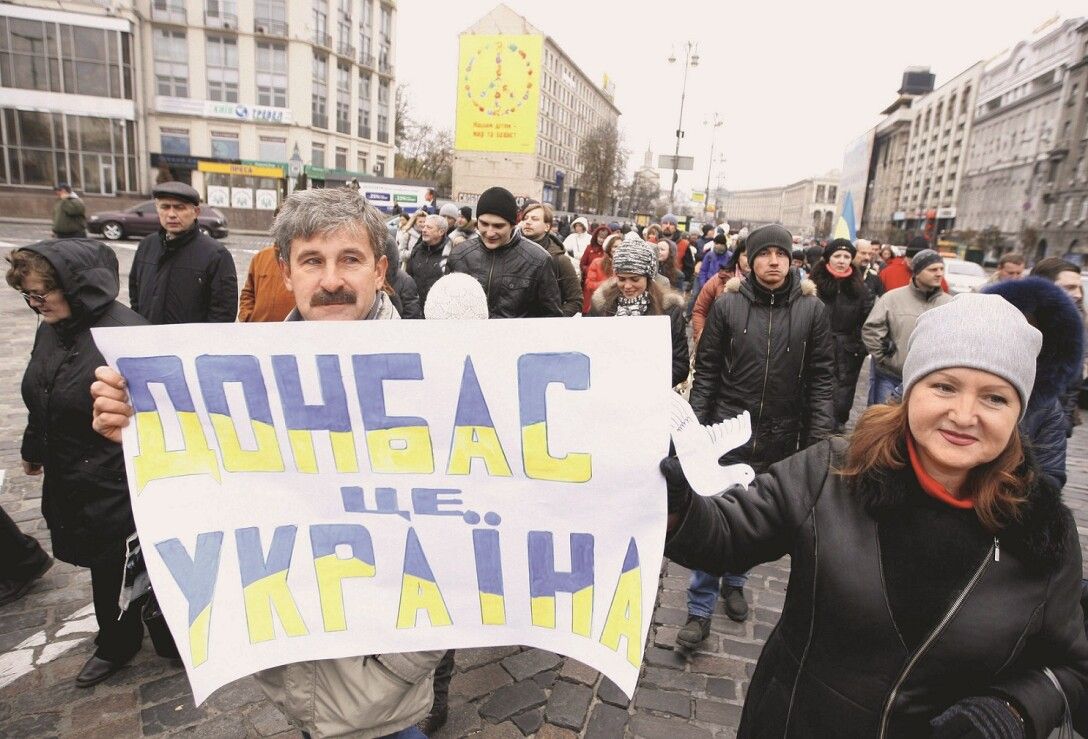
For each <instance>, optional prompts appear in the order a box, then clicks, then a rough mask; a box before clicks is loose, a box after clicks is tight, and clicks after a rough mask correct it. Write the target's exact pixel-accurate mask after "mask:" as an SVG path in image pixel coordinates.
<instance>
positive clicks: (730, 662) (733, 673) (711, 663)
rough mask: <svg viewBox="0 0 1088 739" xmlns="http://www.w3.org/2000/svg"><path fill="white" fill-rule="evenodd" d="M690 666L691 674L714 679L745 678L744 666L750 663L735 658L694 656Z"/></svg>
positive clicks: (706, 655) (705, 655)
mask: <svg viewBox="0 0 1088 739" xmlns="http://www.w3.org/2000/svg"><path fill="white" fill-rule="evenodd" d="M690 664H691V671H692V672H701V673H703V674H704V675H708V676H709V675H713V676H715V677H733V678H742V677H745V676H746V673H745V668H746V666H747V665H750V664H752V663H751V662H744V661H742V660H739V659H736V658H735V657H719V656H713V655H708V654H696V655H695V656H694V657H692V659H691V663H690Z"/></svg>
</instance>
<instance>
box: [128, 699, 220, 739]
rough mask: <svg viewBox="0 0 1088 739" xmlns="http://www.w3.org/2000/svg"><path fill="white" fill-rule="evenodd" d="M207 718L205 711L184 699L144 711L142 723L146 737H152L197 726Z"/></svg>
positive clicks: (141, 718) (189, 700)
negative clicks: (189, 726) (193, 725)
mask: <svg viewBox="0 0 1088 739" xmlns="http://www.w3.org/2000/svg"><path fill="white" fill-rule="evenodd" d="M206 716H207V713H206V712H205V711H204V709H202V708H197V707H196V706H194V705H193V701H192V699H191V698H184V699H178V700H172V701H169V702H167V703H160V704H159V705H157V706H151V707H150V708H145V709H143V710H142V711H140V723H141V724H142V725H143V732H144V735H145V736H150V735H152V734H162V733H164V732H167V731H173V730H174V729H180V728H182V727H185V726H188V725H189V724H195V723H196V722H197V721H199V720H201V719H202V718H205V717H206Z"/></svg>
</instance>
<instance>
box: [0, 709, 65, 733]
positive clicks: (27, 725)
mask: <svg viewBox="0 0 1088 739" xmlns="http://www.w3.org/2000/svg"><path fill="white" fill-rule="evenodd" d="M58 724H60V714H59V713H35V714H31V715H29V716H20V717H19V718H17V719H14V720H12V721H9V722H8V723H6V724H4V725H2V726H0V736H10V737H39V736H57V734H58V732H57V725H58Z"/></svg>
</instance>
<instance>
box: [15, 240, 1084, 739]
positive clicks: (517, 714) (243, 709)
mask: <svg viewBox="0 0 1088 739" xmlns="http://www.w3.org/2000/svg"><path fill="white" fill-rule="evenodd" d="M4 225H6V224H4ZM4 225H0V241H3V240H7V241H8V242H9V243H12V242H15V243H26V242H28V241H30V240H34V238H35V236H34V234H27V235H25V236H18V237H17V236H16V235H15V234H13V233H10V232H9V229H7V228H5V227H3V226H4ZM6 252H7V249H6V248H0V254H3V253H6ZM232 252H233V253H234V255H235V259H236V261H237V262H238V266H239V274H240V275H243V276H244V274H245V266H246V264H247V263H248V259H249V256H250V255H249V254H248V253H246V251H244V250H243V249H232ZM118 256H119V258H120V261H121V268H122V271H123V279H122V284H123V283H124V282H125V279H124V277H125V276H126V275H127V271H128V266H129V264H130V263H131V260H132V250H131V249H128V248H123V247H122V248H119V249H118ZM0 322H2V323H3V325H6V326H8V339H7V347H8V348H7V349H6V350H5V351H4V352H3V353H2V354H0V371H2V373H3V377H5V378H7V381H6V382H5V383H4V384H3V386H2V387H0V470H2V471H3V473H4V478H3V485H2V488H0V503H2V505H3V507H4V508H5V510H7V511H8V513H10V514H11V515H12V517H13V518H14V519H15V520H16V521H17V522H19V524H20V525H21V526H22V528H23V529H24V530H25V531H27V532H29V533H32V534H33V535H34V536H36V537H38V538H39V539H40V540H41V541H42V543H43V545H45V546H46V547H48V546H49V537H48V532H47V530H46V528H45V522H44V521H43V520H42V518H41V513H40V495H41V493H40V482H39V480H38V479H36V478H29V477H26V476H24V475H23V474H22V473H21V470H20V465H19V442H20V436H21V433H22V428H23V423H24V422H25V411H24V408H23V404H22V401H21V399H20V396H19V379H20V378H21V376H22V372H23V368H24V366H25V363H26V359H27V357H28V356H29V352H30V347H31V341H32V337H33V332H34V326H35V320H34V317H33V316H32V314H31V313H30V312H29V311H28V310H27V309H26V307H25V305H24V304H23V302H22V300H21V299H20V298H19V297H18V295H17V294H16V293H15V291H13V290H9V289H2V290H0ZM864 382H865V378H864V376H863V377H862V383H861V384H862V385H863V384H864ZM857 407H859V408H860V404H858V405H857ZM1065 497H1066V502H1067V503H1068V504H1069V505H1070V507H1072V508H1073V509H1074V511H1075V513H1076V515H1077V522H1078V526H1079V528H1080V532H1081V535H1082V542H1084V541H1088V426H1082V427H1080V428H1079V429H1078V430H1077V433H1076V434H1075V436H1074V437H1073V439H1072V444H1071V447H1070V453H1069V484H1068V485H1067V487H1066V492H1065ZM788 579H789V560H788V559H783V560H781V561H779V562H774V563H770V564H766V565H763V566H761V567H757V568H756V569H755V570H753V572H752V577H751V580H750V581H749V586H748V589H747V594H748V598H749V602H750V603H751V605H752V617H751V618H750V619H749V620H748V621H747V622H746V623H744V624H736V623H733V622H732V621H730V620H729V619H728V618H726V617H725V614H724V612H723V610H722V607H721V605H720V604H719V606H718V610H717V611H716V612H715V614H714V617H713V619H712V623H711V634H710V637H709V638H708V639H707V640H706V641H705V642H704V643H703V645H702V647H701V648H700V649H699V650H698V651H697V652H695V653H694V654H690V655H685V654H681V653H679V652H677V651H676V649H675V646H674V640H675V636H676V631H677V629H678V628H679V627H680V626H682V625H683V623H684V621H685V618H686V589H687V572H686V570H684V569H683V568H681V567H679V566H678V565H675V564H671V563H666V564H665V565H664V566H663V568H662V578H661V586H660V589H659V592H658V601H657V608H656V610H655V613H654V618H653V623H652V625H651V629H650V636H649V643H648V644H647V648H646V660H645V667H644V671H643V675H642V678H641V680H640V683H639V688H638V691H637V692H636V694H635V698H634V701H633V702H630V703H629V702H628V700H627V699H626V697H625V696H624V695H623V694H622V693H620V691H619V690H618V689H617V688H616V687H615V686H614V685H613V684H612V683H611V682H610V681H608V680H606V679H603V678H602V677H601V676H600V675H599V674H598V673H597V672H596V671H594V670H592V669H589V668H587V667H585V666H584V665H582V664H580V663H578V662H577V661H575V660H573V659H564V658H562V657H559V656H557V655H554V654H552V653H549V652H545V651H542V650H538V649H522V648H518V647H505V648H490V649H465V650H459V651H458V653H457V671H456V673H455V675H454V677H453V681H452V685H451V693H450V699H451V708H450V719H449V723H448V724H447V725H446V727H445V728H443V729H442V730H441V732H440V733H438V734H437V735H436V736H438V737H442V738H443V739H448V738H453V737H464V736H473V737H510V738H512V739H516V738H519V737H522V736H535V737H539V738H541V739H543V738H545V737H547V738H549V739H552V738H557V737H594V738H601V739H614V738H616V737H624V736H630V737H662V738H663V739H688V738H691V739H702V738H708V739H709V738H711V737H732V736H734V735H735V733H736V727H737V724H738V722H739V719H740V712H741V706H742V704H743V702H744V694H745V690H746V689H747V685H748V680H749V678H750V675H751V673H752V670H753V668H754V666H755V662H756V660H757V659H758V657H759V653H760V650H761V649H762V645H763V642H764V640H765V639H766V638H767V636H768V635H769V634H770V633H771V630H772V629H773V628H774V625H775V623H776V621H777V619H778V616H779V614H780V612H781V608H782V603H783V601H784V597H785V590H786V584H787V581H788ZM90 602H91V594H90V579H89V577H88V575H87V572H86V570H81V569H79V568H76V567H72V566H70V565H66V564H63V563H60V562H58V563H57V564H56V565H55V566H54V567H53V569H52V570H50V572H49V573H48V574H47V575H46V576H45V577H44V578H43V579H42V580H41V581H40V582H39V583H37V584H36V585H35V586H34V588H33V590H32V591H31V592H30V594H29V595H28V596H26V597H25V598H23V599H22V600H20V601H18V602H16V603H13V604H11V605H8V606H6V607H4V608H0V736H2V737H6V736H11V737H46V736H71V737H74V736H79V737H81V738H82V739H90V738H92V737H110V738H114V737H135V736H152V735H166V734H175V733H183V734H184V735H185V736H194V737H202V736H206V737H217V738H218V737H258V736H283V737H297V736H299V734H298V733H297V732H295V731H293V730H292V729H291V727H290V726H289V725H288V724H287V722H286V721H285V720H284V719H283V718H282V716H281V715H280V714H279V712H278V711H277V710H276V709H275V708H273V707H272V705H271V704H269V703H268V702H267V701H266V700H264V698H263V696H262V694H261V692H260V690H259V689H258V688H257V686H256V684H255V683H254V682H253V680H252V679H249V678H246V679H243V680H239V681H237V682H235V683H232V684H231V685H229V686H227V687H225V688H223V689H222V690H220V691H218V692H217V693H215V694H214V695H213V696H211V698H209V699H208V701H207V702H206V703H205V704H204V705H203V706H199V707H198V706H194V705H193V701H192V697H191V694H190V692H189V687H188V683H187V681H186V679H185V674H184V672H183V671H182V670H181V668H180V666H179V665H178V664H177V663H171V662H169V661H166V660H163V659H160V658H158V657H156V656H155V655H154V652H153V650H152V649H151V645H150V643H149V642H147V643H145V648H144V650H143V651H142V652H141V653H140V654H139V655H138V656H137V658H136V659H135V660H134V661H133V663H132V664H131V665H130V666H128V667H126V668H125V669H124V670H122V671H121V672H120V673H118V675H116V676H115V677H114V678H112V679H111V680H108V681H106V682H105V683H102V684H99V685H97V686H95V687H93V688H90V689H87V690H81V689H77V688H75V687H74V684H73V677H74V676H75V674H76V672H78V670H79V668H80V667H81V666H82V664H83V662H84V661H85V660H86V659H87V658H88V657H89V656H90V655H91V653H92V650H93V645H92V643H91V637H93V632H94V628H95V626H94V618H93V615H91V614H92V611H91V609H90V607H89V606H90Z"/></svg>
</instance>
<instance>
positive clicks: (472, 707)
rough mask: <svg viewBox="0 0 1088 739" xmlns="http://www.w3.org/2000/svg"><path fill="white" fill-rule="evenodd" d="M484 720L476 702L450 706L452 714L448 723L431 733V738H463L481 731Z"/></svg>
mask: <svg viewBox="0 0 1088 739" xmlns="http://www.w3.org/2000/svg"><path fill="white" fill-rule="evenodd" d="M482 726H483V720H482V719H481V718H480V713H479V711H478V710H477V707H476V704H475V703H463V704H461V705H460V706H451V707H450V716H449V718H448V719H446V725H445V726H443V727H442V728H441V729H439V730H438V731H437V732H436V733H435V734H432V735H431V739H461V737H465V736H469V735H470V734H474V733H475V732H477V731H479V730H480V728H481V727H482Z"/></svg>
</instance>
